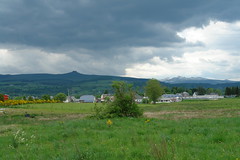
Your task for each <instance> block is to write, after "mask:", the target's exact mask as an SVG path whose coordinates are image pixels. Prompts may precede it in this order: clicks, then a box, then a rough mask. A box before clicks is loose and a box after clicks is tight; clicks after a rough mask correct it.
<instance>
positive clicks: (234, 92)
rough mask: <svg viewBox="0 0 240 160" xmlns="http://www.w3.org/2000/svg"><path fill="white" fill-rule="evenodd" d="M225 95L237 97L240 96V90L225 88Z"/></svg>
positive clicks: (237, 88)
mask: <svg viewBox="0 0 240 160" xmlns="http://www.w3.org/2000/svg"><path fill="white" fill-rule="evenodd" d="M225 95H227V96H230V95H236V96H237V97H239V96H240V88H239V87H226V89H225Z"/></svg>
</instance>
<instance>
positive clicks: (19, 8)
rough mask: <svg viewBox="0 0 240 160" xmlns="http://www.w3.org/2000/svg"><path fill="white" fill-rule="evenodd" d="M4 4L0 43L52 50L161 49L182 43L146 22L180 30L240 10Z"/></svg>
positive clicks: (208, 5)
mask: <svg viewBox="0 0 240 160" xmlns="http://www.w3.org/2000/svg"><path fill="white" fill-rule="evenodd" d="M1 3H3V6H4V7H5V8H4V7H2V8H3V9H2V10H1V11H2V12H1V16H0V20H1V25H0V34H1V38H0V42H2V43H5V42H9V43H16V44H27V45H30V46H38V47H46V48H50V49H52V48H53V49H55V48H59V47H61V46H63V48H65V47H68V48H74V47H76V48H78V47H80V48H91V49H95V48H96V49H101V48H109V47H115V46H117V47H118V46H142V45H145V46H160V45H165V44H167V43H171V42H178V41H179V39H177V38H176V37H175V36H174V33H171V32H168V30H164V28H159V31H158V32H156V31H154V30H150V29H149V28H146V26H144V24H146V23H148V24H152V25H154V24H157V23H159V22H161V23H163V24H164V23H168V24H172V25H173V26H174V27H175V29H176V28H177V27H178V25H177V24H183V26H184V22H185V21H186V22H187V23H189V24H190V22H189V21H188V19H191V18H193V17H194V19H201V18H199V17H204V18H205V19H207V18H211V17H206V16H209V15H210V16H212V17H216V18H226V19H227V18H229V19H233V17H232V13H235V15H237V13H239V12H240V11H239V9H238V8H231V10H230V9H229V8H230V6H231V7H232V6H238V5H239V4H240V2H238V1H231V2H224V1H220V2H219V1H217V0H215V1H210V2H209V1H208V0H202V1H191V0H184V1H173V0H170V1H169V0H161V1H159V0H152V1H137V0H130V1H110V0H102V1H97V0H92V1H89V2H87V1H83V0H82V1H80V0H72V1H63V0H59V1H47V0H35V1H31V0H19V1H3V2H1ZM4 9H5V10H4ZM225 12H227V13H225ZM228 13H229V14H228ZM191 22H194V21H191ZM194 23H197V22H194ZM198 23H199V22H198ZM189 24H188V25H189ZM201 24H202V23H201ZM179 27H181V26H180V25H179Z"/></svg>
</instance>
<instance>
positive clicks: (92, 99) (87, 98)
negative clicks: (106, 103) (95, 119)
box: [79, 95, 96, 103]
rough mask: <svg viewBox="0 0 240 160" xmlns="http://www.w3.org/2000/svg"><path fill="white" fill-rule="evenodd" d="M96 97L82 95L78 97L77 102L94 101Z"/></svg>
mask: <svg viewBox="0 0 240 160" xmlns="http://www.w3.org/2000/svg"><path fill="white" fill-rule="evenodd" d="M95 101H96V98H95V97H94V96H93V95H83V96H81V97H80V99H79V102H82V103H94V102H95Z"/></svg>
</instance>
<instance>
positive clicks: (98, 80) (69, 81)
mask: <svg viewBox="0 0 240 160" xmlns="http://www.w3.org/2000/svg"><path fill="white" fill-rule="evenodd" d="M147 80H148V79H138V78H129V77H118V76H103V75H86V74H81V73H78V72H76V71H73V72H70V73H66V74H19V75H0V93H4V94H9V95H10V96H22V95H34V96H40V95H43V94H50V95H55V94H57V93H59V92H63V93H66V94H67V92H68V90H69V91H70V93H71V94H73V95H82V94H95V95H97V94H102V93H103V92H104V91H105V90H108V91H110V92H111V84H112V81H126V82H128V83H132V84H133V85H134V86H138V87H139V88H143V86H144V85H145V83H146V81H147Z"/></svg>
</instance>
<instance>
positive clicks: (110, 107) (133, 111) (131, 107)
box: [94, 81, 143, 118]
mask: <svg viewBox="0 0 240 160" xmlns="http://www.w3.org/2000/svg"><path fill="white" fill-rule="evenodd" d="M112 87H113V89H114V91H115V94H114V101H113V102H111V103H108V104H107V105H106V106H103V107H97V106H95V108H94V111H95V116H96V117H97V118H112V117H139V116H142V114H143V111H142V110H141V109H140V108H139V107H138V105H137V104H136V103H135V99H134V95H135V93H134V92H133V90H132V85H130V84H127V83H125V82H122V81H114V82H113V84H112Z"/></svg>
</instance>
